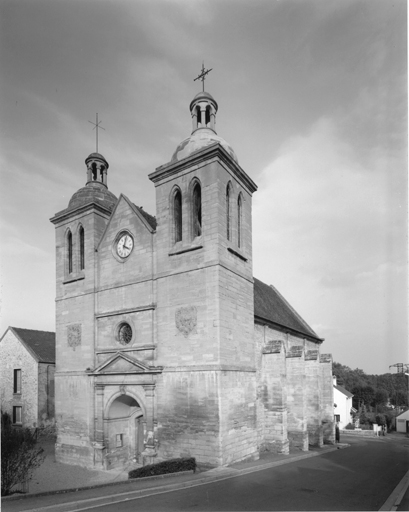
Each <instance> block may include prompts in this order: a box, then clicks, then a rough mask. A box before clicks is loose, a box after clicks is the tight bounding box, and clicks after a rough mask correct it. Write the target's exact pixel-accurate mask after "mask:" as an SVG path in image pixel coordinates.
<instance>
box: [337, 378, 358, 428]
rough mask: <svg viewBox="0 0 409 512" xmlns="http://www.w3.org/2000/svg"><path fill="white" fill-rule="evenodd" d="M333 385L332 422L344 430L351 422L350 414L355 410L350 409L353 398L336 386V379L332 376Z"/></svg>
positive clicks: (343, 389)
mask: <svg viewBox="0 0 409 512" xmlns="http://www.w3.org/2000/svg"><path fill="white" fill-rule="evenodd" d="M333 383H334V421H335V422H336V423H338V424H339V427H340V428H345V427H346V426H347V425H348V423H351V422H352V413H353V412H356V409H354V408H353V407H352V397H353V396H354V395H353V394H352V393H350V392H349V391H348V390H346V389H345V388H343V387H342V386H340V385H339V384H337V378H336V377H335V375H334V376H333Z"/></svg>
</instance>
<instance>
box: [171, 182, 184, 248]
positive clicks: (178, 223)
mask: <svg viewBox="0 0 409 512" xmlns="http://www.w3.org/2000/svg"><path fill="white" fill-rule="evenodd" d="M173 229H174V242H175V243H176V242H180V241H181V240H182V193H181V191H180V190H177V191H176V193H175V195H174V196H173Z"/></svg>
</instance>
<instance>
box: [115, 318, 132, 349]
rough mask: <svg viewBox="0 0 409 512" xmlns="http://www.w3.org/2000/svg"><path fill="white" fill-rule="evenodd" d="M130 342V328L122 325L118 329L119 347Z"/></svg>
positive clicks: (124, 324) (127, 325)
mask: <svg viewBox="0 0 409 512" xmlns="http://www.w3.org/2000/svg"><path fill="white" fill-rule="evenodd" d="M131 340H132V328H131V326H130V325H129V324H126V323H123V324H121V325H120V326H119V329H118V341H119V343H120V344H121V345H128V343H130V342H131Z"/></svg>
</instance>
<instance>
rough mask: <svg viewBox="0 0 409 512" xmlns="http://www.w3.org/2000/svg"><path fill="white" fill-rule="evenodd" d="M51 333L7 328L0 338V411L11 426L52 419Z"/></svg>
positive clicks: (38, 422)
mask: <svg viewBox="0 0 409 512" xmlns="http://www.w3.org/2000/svg"><path fill="white" fill-rule="evenodd" d="M54 373H55V333H54V332H47V331H34V330H32V329H21V328H18V327H9V328H8V329H7V330H6V332H5V333H4V334H3V336H2V338H1V339H0V394H1V397H0V398H1V410H2V411H4V412H7V413H9V414H10V416H11V418H12V422H13V424H14V425H21V426H23V427H40V426H46V425H49V424H50V423H52V422H53V421H54V416H55V414H54Z"/></svg>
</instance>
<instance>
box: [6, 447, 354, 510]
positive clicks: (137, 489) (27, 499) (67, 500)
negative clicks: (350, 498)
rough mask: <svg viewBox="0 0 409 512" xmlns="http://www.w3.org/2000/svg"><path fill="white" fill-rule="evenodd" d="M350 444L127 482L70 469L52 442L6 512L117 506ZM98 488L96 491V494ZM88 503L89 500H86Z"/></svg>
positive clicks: (117, 474) (117, 476) (118, 475)
mask: <svg viewBox="0 0 409 512" xmlns="http://www.w3.org/2000/svg"><path fill="white" fill-rule="evenodd" d="M347 446H349V445H347V444H342V443H341V444H339V445H336V446H334V445H325V446H324V447H323V448H312V449H311V450H310V451H308V452H301V451H297V452H295V453H291V454H290V455H277V454H273V453H267V452H266V453H264V454H263V455H262V457H261V458H260V459H259V460H257V461H248V462H238V463H236V464H232V465H231V466H228V467H225V466H223V467H218V468H215V469H211V470H208V471H198V472H196V473H192V472H189V473H174V474H172V475H164V476H161V477H150V478H143V479H135V480H128V479H127V478H128V474H127V471H122V472H113V471H90V470H87V469H84V468H81V467H79V466H69V465H67V464H60V463H57V462H55V461H54V451H53V446H52V443H51V442H47V443H45V445H44V448H45V450H46V451H47V455H48V457H47V459H48V460H47V459H46V461H45V462H44V464H43V465H42V466H41V467H40V468H39V469H38V470H37V471H36V473H35V475H34V478H33V480H32V481H31V482H30V486H29V493H28V494H24V495H22V494H17V495H13V496H10V497H5V498H2V509H3V510H4V511H5V512H17V511H23V510H31V509H40V508H45V509H48V510H50V511H53V512H54V511H58V512H64V511H67V510H72V509H73V508H76V503H77V502H79V501H81V502H83V501H84V500H85V503H83V505H84V506H85V505H86V504H90V503H91V502H92V503H93V504H94V503H95V504H102V503H114V502H116V501H121V500H123V499H126V497H131V496H132V497H136V496H138V495H140V496H145V495H150V494H156V493H161V492H166V491H169V490H175V489H181V488H186V487H191V486H196V485H200V484H203V483H209V482H213V481H216V480H224V479H227V478H233V477H234V476H238V475H242V474H247V473H251V472H254V471H260V470H262V469H266V468H269V467H274V466H280V465H282V464H288V463H290V462H295V461H297V460H301V459H304V458H308V457H314V456H317V455H321V454H324V453H328V452H330V451H333V450H337V449H340V448H345V447H347ZM96 489H97V492H96ZM87 500H88V501H87Z"/></svg>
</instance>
